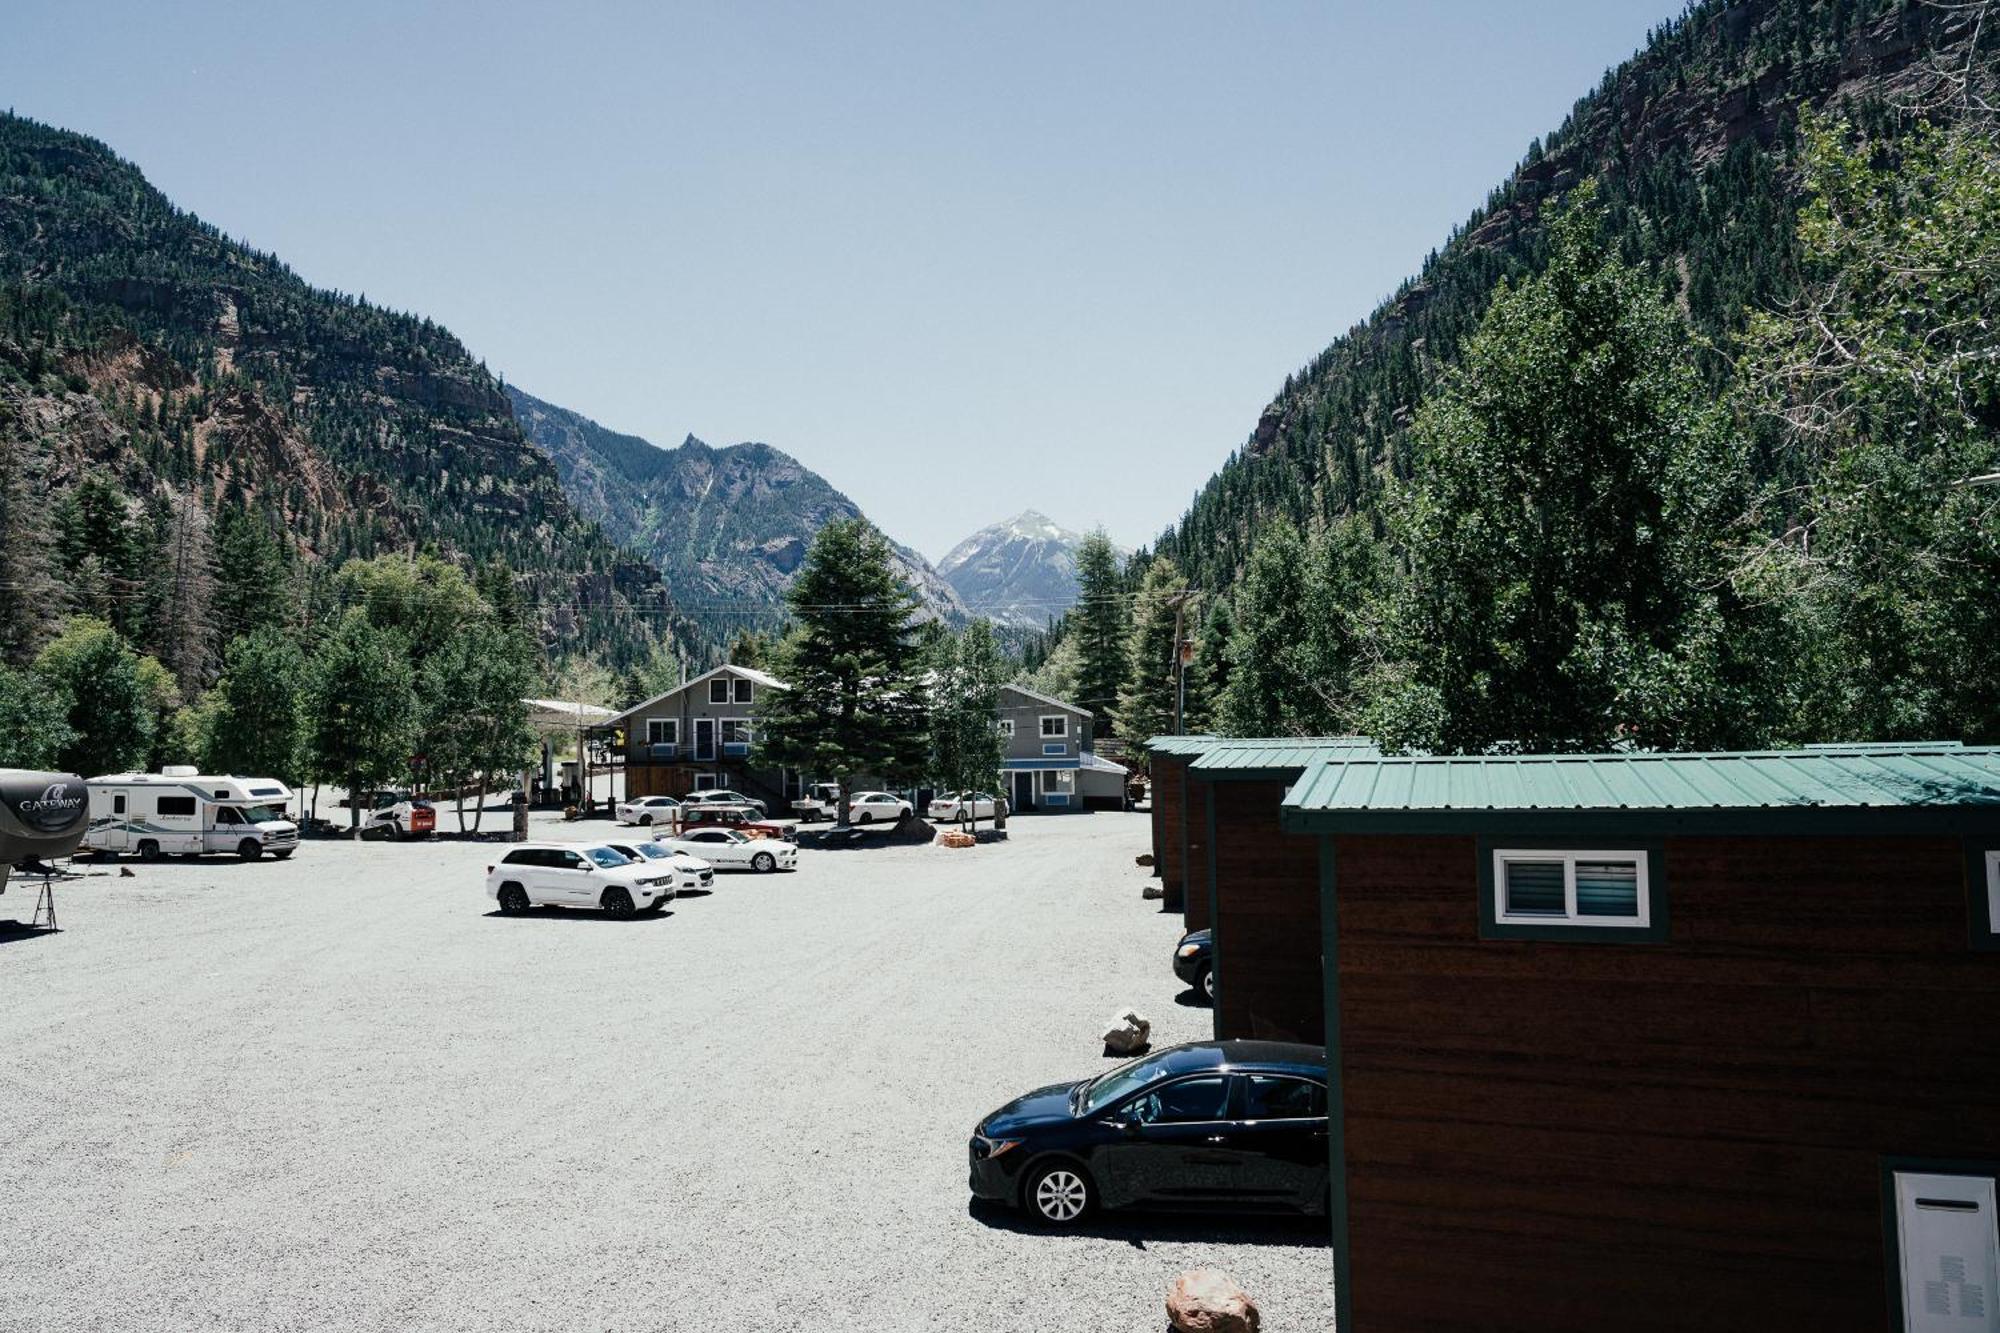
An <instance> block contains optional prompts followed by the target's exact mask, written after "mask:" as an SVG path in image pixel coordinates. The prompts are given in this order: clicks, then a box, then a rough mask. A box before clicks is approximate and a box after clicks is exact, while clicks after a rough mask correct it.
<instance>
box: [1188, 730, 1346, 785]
mask: <svg viewBox="0 0 2000 1333" xmlns="http://www.w3.org/2000/svg"><path fill="white" fill-rule="evenodd" d="M1381 757H1382V752H1381V751H1380V750H1379V749H1377V748H1376V746H1375V742H1374V741H1371V740H1369V739H1368V738H1367V737H1366V736H1308V737H1298V738H1282V737H1280V738H1271V737H1258V738H1248V739H1243V740H1230V741H1219V742H1217V743H1216V744H1214V745H1211V746H1210V747H1209V748H1208V749H1207V750H1205V751H1203V752H1202V755H1201V757H1200V758H1199V759H1197V760H1195V761H1194V762H1193V763H1192V764H1189V765H1188V771H1189V772H1192V773H1198V774H1216V775H1219V774H1229V775H1231V776H1235V777H1250V776H1253V775H1254V776H1269V777H1294V776H1297V775H1298V774H1299V773H1301V772H1303V771H1305V770H1306V769H1308V768H1311V767H1312V766H1313V765H1315V764H1322V763H1327V762H1329V761H1331V760H1345V759H1379V758H1381Z"/></svg>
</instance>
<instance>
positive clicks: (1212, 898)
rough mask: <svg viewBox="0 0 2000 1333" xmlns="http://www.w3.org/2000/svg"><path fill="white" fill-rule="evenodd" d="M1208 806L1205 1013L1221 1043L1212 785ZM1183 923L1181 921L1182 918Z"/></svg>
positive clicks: (1219, 919) (1219, 923)
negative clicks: (1210, 994) (1209, 988)
mask: <svg viewBox="0 0 2000 1333" xmlns="http://www.w3.org/2000/svg"><path fill="white" fill-rule="evenodd" d="M1204 795H1205V797H1206V803H1207V805H1208V966H1209V970H1210V974H1211V976H1212V977H1213V979H1214V983H1215V1000H1214V1002H1213V1003H1212V1004H1211V1005H1210V1006H1209V1010H1208V1030H1209V1032H1210V1033H1212V1034H1213V1035H1214V1037H1215V1039H1216V1040H1217V1041H1220V1040H1222V930H1221V926H1222V913H1221V912H1220V911H1219V910H1217V909H1219V908H1220V907H1221V906H1222V903H1221V900H1220V898H1219V896H1218V895H1217V893H1216V891H1215V784H1214V783H1209V784H1208V785H1207V788H1206V790H1205V792H1204ZM1183 921H1185V918H1183Z"/></svg>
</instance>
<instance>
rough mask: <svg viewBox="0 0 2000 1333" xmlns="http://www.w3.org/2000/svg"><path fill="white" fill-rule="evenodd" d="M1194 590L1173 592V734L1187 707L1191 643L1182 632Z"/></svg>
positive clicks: (1194, 595)
mask: <svg viewBox="0 0 2000 1333" xmlns="http://www.w3.org/2000/svg"><path fill="white" fill-rule="evenodd" d="M1197 595H1198V594H1196V592H1195V590H1194V589H1192V588H1188V589H1185V590H1183V591H1181V592H1178V593H1175V594H1174V734H1175V735H1176V736H1178V735H1180V734H1181V714H1182V712H1183V711H1184V710H1185V709H1186V707H1187V662H1188V655H1189V654H1188V650H1189V648H1191V647H1192V646H1193V645H1191V644H1190V643H1188V641H1187V639H1186V637H1185V636H1184V635H1183V634H1182V628H1183V625H1184V624H1185V620H1186V615H1187V604H1188V603H1189V602H1191V601H1193V600H1194V599H1195V597H1196V596H1197Z"/></svg>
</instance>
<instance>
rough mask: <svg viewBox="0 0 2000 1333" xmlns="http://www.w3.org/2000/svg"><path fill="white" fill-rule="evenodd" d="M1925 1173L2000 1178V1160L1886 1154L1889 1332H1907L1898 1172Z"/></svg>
mask: <svg viewBox="0 0 2000 1333" xmlns="http://www.w3.org/2000/svg"><path fill="white" fill-rule="evenodd" d="M1898 1171H1912V1172H1918V1171H1920V1172H1924V1173H1925V1174H1928V1175H1933V1176H1972V1177H1974V1178H1975V1179H1987V1180H1993V1181H2000V1162H1993V1161H1985V1160H1979V1159H1973V1160H1967V1159H1964V1158H1959V1159H1952V1160H1945V1159H1941V1158H1935V1157H1884V1158H1883V1159H1882V1172H1881V1182H1882V1183H1881V1191H1882V1279H1883V1281H1882V1285H1883V1287H1884V1288H1886V1289H1887V1291H1888V1293H1889V1333H1905V1330H1906V1329H1907V1328H1908V1327H1909V1326H1908V1325H1907V1324H1905V1323H1904V1322H1903V1246H1902V1236H1901V1233H1900V1231H1899V1230H1898V1228H1900V1227H1901V1226H1902V1221H1903V1219H1902V1218H1900V1217H1898V1216H1897V1215H1896V1173H1897V1172H1898Z"/></svg>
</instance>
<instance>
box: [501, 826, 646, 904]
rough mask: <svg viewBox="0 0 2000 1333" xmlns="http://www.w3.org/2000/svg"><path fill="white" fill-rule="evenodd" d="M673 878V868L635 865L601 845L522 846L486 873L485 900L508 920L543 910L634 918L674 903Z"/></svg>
mask: <svg viewBox="0 0 2000 1333" xmlns="http://www.w3.org/2000/svg"><path fill="white" fill-rule="evenodd" d="M675 878H676V875H675V873H674V871H673V869H672V868H670V867H660V868H657V869H656V868H655V867H653V866H651V865H648V864H645V863H640V862H634V861H633V860H632V858H631V857H629V856H626V855H625V854H624V853H622V852H618V851H614V850H612V849H611V848H609V847H606V846H604V845H603V844H601V843H573V842H524V843H519V844H517V845H515V846H513V847H510V848H508V849H507V854H506V855H505V856H503V857H501V858H500V863H499V864H498V865H491V866H488V867H486V896H487V897H489V898H491V899H493V901H495V902H497V903H499V904H500V910H501V911H502V912H505V913H506V914H507V915H509V916H516V915H519V914H520V913H522V912H525V911H527V910H528V909H529V908H530V907H534V906H537V905H541V904H547V905H550V906H555V907H601V908H603V909H604V910H605V911H606V912H609V913H610V914H611V915H612V916H632V915H635V914H636V913H639V912H656V911H658V910H659V909H660V908H662V907H665V906H666V905H667V904H668V903H669V902H671V901H672V900H673V896H674V893H675V889H674V880H675Z"/></svg>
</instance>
